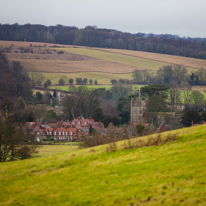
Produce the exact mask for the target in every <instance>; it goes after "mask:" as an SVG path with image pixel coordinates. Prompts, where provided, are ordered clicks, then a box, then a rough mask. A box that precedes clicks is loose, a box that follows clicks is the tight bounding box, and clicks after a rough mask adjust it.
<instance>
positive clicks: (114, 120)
mask: <svg viewBox="0 0 206 206" xmlns="http://www.w3.org/2000/svg"><path fill="white" fill-rule="evenodd" d="M102 122H103V124H104V126H105V127H107V126H108V125H109V124H110V123H112V124H113V125H114V126H119V125H120V123H121V120H120V118H119V117H117V116H110V115H108V116H106V117H104V119H103V120H102Z"/></svg>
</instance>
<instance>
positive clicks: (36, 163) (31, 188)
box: [0, 125, 206, 206]
mask: <svg viewBox="0 0 206 206" xmlns="http://www.w3.org/2000/svg"><path fill="white" fill-rule="evenodd" d="M176 132H178V133H179V137H178V138H177V140H176V141H175V142H172V143H167V144H165V145H162V146H154V147H144V148H140V149H131V150H123V149H122V144H123V142H119V144H118V151H116V152H106V146H99V147H94V148H89V149H83V150H77V151H70V152H69V151H68V153H62V154H56V155H51V156H45V157H39V158H33V159H29V160H24V161H17V162H7V163H1V164H0V182H1V184H0V205H73V206H75V205H89V206H90V205H205V203H206V187H205V185H206V180H205V176H206V170H205V167H206V155H205V151H206V126H205V125H203V126H197V127H192V128H188V129H182V130H179V131H176Z"/></svg>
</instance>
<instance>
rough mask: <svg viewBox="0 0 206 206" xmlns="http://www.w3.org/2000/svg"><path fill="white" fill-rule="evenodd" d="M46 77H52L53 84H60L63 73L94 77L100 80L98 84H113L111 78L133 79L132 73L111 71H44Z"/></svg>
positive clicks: (69, 75)
mask: <svg viewBox="0 0 206 206" xmlns="http://www.w3.org/2000/svg"><path fill="white" fill-rule="evenodd" d="M43 74H44V76H45V79H50V80H51V81H52V84H58V83H59V79H60V78H61V76H62V75H65V76H67V78H68V79H70V78H73V79H74V81H75V79H76V78H77V77H78V78H87V79H88V80H89V79H92V80H93V82H94V81H95V79H96V80H97V81H98V84H111V79H117V80H119V79H121V78H122V79H129V80H131V79H133V78H132V74H131V73H129V74H110V73H101V72H79V73H43Z"/></svg>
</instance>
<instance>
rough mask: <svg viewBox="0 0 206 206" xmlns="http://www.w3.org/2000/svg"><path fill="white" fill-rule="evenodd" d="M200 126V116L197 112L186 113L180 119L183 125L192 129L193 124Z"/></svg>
mask: <svg viewBox="0 0 206 206" xmlns="http://www.w3.org/2000/svg"><path fill="white" fill-rule="evenodd" d="M192 121H193V123H194V124H198V123H200V121H201V117H200V114H199V113H198V112H197V111H195V110H188V111H186V112H185V113H184V114H183V115H182V116H181V118H180V123H182V124H183V125H184V126H185V127H190V126H191V124H192Z"/></svg>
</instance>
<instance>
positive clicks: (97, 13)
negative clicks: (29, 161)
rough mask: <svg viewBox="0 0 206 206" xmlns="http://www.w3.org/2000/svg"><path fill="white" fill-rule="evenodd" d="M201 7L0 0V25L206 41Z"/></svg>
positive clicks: (163, 1) (201, 0) (114, 0)
mask: <svg viewBox="0 0 206 206" xmlns="http://www.w3.org/2000/svg"><path fill="white" fill-rule="evenodd" d="M205 8H206V0H58V1H57V0H0V23H1V24H6V23H8V24H14V23H18V24H20V25H22V24H27V23H30V24H42V25H46V26H51V25H57V24H61V25H64V26H76V27H78V28H84V27H86V26H88V25H90V26H94V25H95V26H97V28H107V29H116V30H118V31H122V32H129V33H138V32H142V33H154V34H173V35H179V36H180V37H183V36H185V37H188V36H189V37H203V38H206V26H205V25H206V21H205V20H206V11H205Z"/></svg>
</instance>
